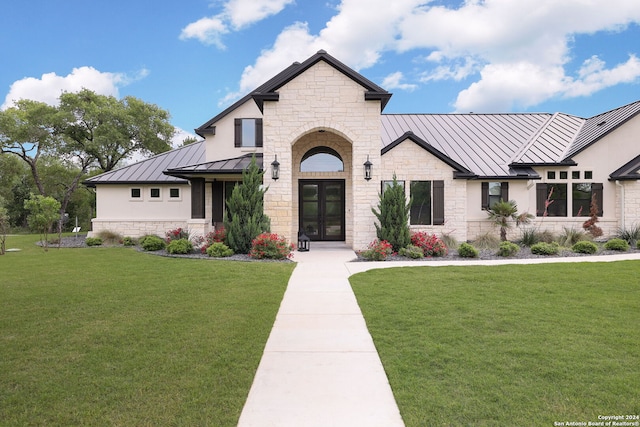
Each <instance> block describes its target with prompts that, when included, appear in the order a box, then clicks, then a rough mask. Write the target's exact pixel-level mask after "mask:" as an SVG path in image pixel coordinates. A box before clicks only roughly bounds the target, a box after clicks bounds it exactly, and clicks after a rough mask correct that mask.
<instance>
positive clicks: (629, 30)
mask: <svg viewBox="0 0 640 427" xmlns="http://www.w3.org/2000/svg"><path fill="white" fill-rule="evenodd" d="M319 49H324V50H326V51H327V52H329V53H330V54H331V55H333V56H334V57H336V58H337V59H339V60H341V61H342V62H344V63H346V64H347V65H349V66H351V67H353V68H355V69H356V70H358V71H359V72H361V73H362V74H363V75H364V76H365V77H367V78H369V79H370V80H373V81H374V82H376V83H378V84H379V85H381V86H382V87H384V88H385V89H387V90H389V91H390V92H392V93H393V94H394V95H393V97H392V98H391V101H390V102H389V104H388V105H387V107H386V109H385V112H387V113H448V112H454V111H458V112H469V111H474V112H511V111H536V112H537V111H542V112H556V111H560V112H565V113H569V114H575V115H578V116H582V117H590V116H592V115H595V114H599V113H601V112H604V111H607V110H609V109H612V108H616V107H618V106H621V105H624V104H627V103H629V102H633V101H637V100H639V99H640V2H638V1H637V0H607V1H606V2H604V1H603V0H562V1H559V0H484V1H483V0H467V1H461V0H458V1H454V0H432V1H424V0H393V1H389V0H342V1H340V0H226V1H224V0H218V1H215V0H214V1H212V0H182V1H175V0H129V1H123V0H110V1H109V2H94V1H86V0H22V1H12V2H5V4H3V7H2V12H1V13H0V57H2V58H3V60H2V65H1V66H0V103H2V104H1V105H2V107H1V108H7V107H9V106H11V103H12V101H13V100H15V99H19V98H31V99H37V100H41V101H44V102H49V103H55V100H56V98H57V96H58V95H59V94H60V93H61V92H62V91H76V90H79V89H80V88H82V87H87V88H89V89H92V90H94V91H96V92H98V93H103V94H108V95H114V96H117V97H122V96H127V95H132V96H135V97H138V98H141V99H143V100H144V101H146V102H151V103H155V104H157V105H159V106H160V107H162V108H164V109H167V110H169V112H170V113H171V116H172V123H173V124H174V126H176V127H177V128H179V129H181V130H184V131H186V132H192V130H193V129H194V128H195V127H198V126H200V125H201V124H203V123H204V122H206V121H207V120H208V119H210V118H211V117H213V116H214V115H216V114H217V113H218V112H220V111H221V110H222V109H224V108H225V107H226V106H228V105H230V103H231V102H233V101H234V100H236V99H238V97H240V96H242V95H245V94H246V93H248V92H249V91H250V90H251V89H253V88H254V87H256V86H257V85H259V84H261V83H262V82H264V81H265V80H267V79H269V78H270V77H272V76H273V75H274V74H276V73H277V72H279V71H281V70H282V69H283V68H285V67H286V66H288V65H289V64H291V63H292V62H294V61H303V60H304V59H306V58H307V57H309V56H311V55H312V54H313V53H315V52H316V51H318V50H319ZM185 135H186V134H185V133H182V132H181V133H179V134H178V136H177V138H183V137H184V136H185Z"/></svg>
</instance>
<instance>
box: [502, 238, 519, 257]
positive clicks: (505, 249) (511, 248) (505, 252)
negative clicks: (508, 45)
mask: <svg viewBox="0 0 640 427" xmlns="http://www.w3.org/2000/svg"><path fill="white" fill-rule="evenodd" d="M519 251H520V246H518V245H516V244H515V243H513V242H509V241H504V242H501V243H500V246H499V247H498V256H503V257H510V256H514V255H515V254H517V253H518V252H519Z"/></svg>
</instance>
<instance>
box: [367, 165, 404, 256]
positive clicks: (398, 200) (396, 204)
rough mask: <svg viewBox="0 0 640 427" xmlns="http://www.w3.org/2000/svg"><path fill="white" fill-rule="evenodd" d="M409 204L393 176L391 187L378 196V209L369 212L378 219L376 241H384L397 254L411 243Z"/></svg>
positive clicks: (401, 187) (402, 188)
mask: <svg viewBox="0 0 640 427" xmlns="http://www.w3.org/2000/svg"><path fill="white" fill-rule="evenodd" d="M410 208H411V202H409V203H407V197H406V196H405V194H404V187H403V186H402V185H400V184H399V183H398V181H397V179H396V175H395V174H394V175H393V182H392V183H391V186H389V187H387V188H386V189H385V190H384V192H383V193H382V194H380V202H379V203H378V209H377V210H376V209H375V208H372V209H371V211H372V212H373V214H374V215H375V216H376V218H378V222H379V223H380V224H375V226H376V234H377V236H378V239H380V240H386V241H387V242H389V243H390V244H391V246H393V251H394V252H397V251H399V250H400V249H402V248H405V247H407V246H408V245H409V244H410V243H411V233H410V231H409V209H410Z"/></svg>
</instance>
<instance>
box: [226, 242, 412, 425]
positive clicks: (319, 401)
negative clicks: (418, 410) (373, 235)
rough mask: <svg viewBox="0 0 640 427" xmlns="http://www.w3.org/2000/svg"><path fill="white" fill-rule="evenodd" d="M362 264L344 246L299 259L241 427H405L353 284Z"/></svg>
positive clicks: (315, 250) (318, 248)
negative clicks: (352, 268) (353, 268)
mask: <svg viewBox="0 0 640 427" xmlns="http://www.w3.org/2000/svg"><path fill="white" fill-rule="evenodd" d="M355 257H356V255H355V253H354V252H353V251H352V250H351V249H347V248H346V246H344V245H343V244H340V245H326V244H324V245H320V244H316V243H314V245H313V248H312V249H311V252H307V253H300V252H296V253H295V258H294V259H295V260H296V261H297V262H298V265H297V266H296V269H295V270H294V271H293V274H292V275H291V279H290V280H289V285H288V287H287V290H286V292H285V294H284V298H283V300H282V303H281V305H280V310H279V311H278V315H277V317H276V321H275V324H274V326H273V329H272V331H271V335H270V336H269V340H268V341H267V345H266V347H265V350H264V354H263V355H262V360H261V361H260V366H259V367H258V371H257V373H256V376H255V378H254V381H253V385H252V386H251V391H250V392H249V397H248V399H247V402H246V404H245V406H244V409H243V411H242V415H241V416H240V422H239V423H238V425H239V426H240V427H253V426H259V427H269V426H274V427H276V426H277V427H288V426H292V427H300V426H304V427H313V426H319V427H320V426H321V427H331V426H333V427H339V426H345V427H346V426H348V427H357V426H367V427H375V426H380V427H394V426H404V423H403V422H402V418H401V417H400V412H399V410H398V406H397V404H396V402H395V399H394V397H393V394H392V392H391V387H390V386H389V382H388V380H387V376H386V374H385V372H384V369H383V368H382V363H381V362H380V357H379V356H378V353H377V351H376V348H375V346H374V345H373V340H372V339H371V335H370V334H369V331H368V330H367V326H366V324H365V321H364V318H363V316H362V312H361V311H360V307H358V303H357V302H356V298H355V295H354V294H353V291H352V290H351V286H350V285H349V280H348V277H349V276H350V275H351V273H350V272H349V270H348V269H347V267H346V263H348V261H351V260H353V259H354V258H355Z"/></svg>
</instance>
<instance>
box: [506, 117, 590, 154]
mask: <svg viewBox="0 0 640 427" xmlns="http://www.w3.org/2000/svg"><path fill="white" fill-rule="evenodd" d="M583 124H584V119H582V118H579V117H575V116H570V115H567V114H554V115H553V116H551V117H550V118H549V120H548V121H547V123H545V124H544V125H543V126H542V127H541V128H540V130H539V132H538V133H537V134H536V135H535V136H534V137H533V138H532V139H531V141H530V142H529V143H528V144H527V145H526V146H523V147H522V150H520V152H518V153H517V154H516V155H515V156H514V158H513V160H512V163H525V164H536V163H537V164H546V163H558V162H560V161H561V160H562V159H563V157H564V153H565V152H566V151H567V149H568V147H569V146H570V145H571V143H572V142H573V140H574V139H575V138H576V135H577V134H578V132H579V131H580V128H581V127H582V125H583Z"/></svg>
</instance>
